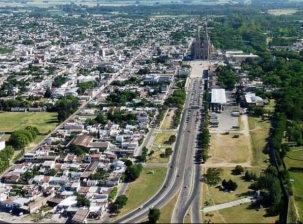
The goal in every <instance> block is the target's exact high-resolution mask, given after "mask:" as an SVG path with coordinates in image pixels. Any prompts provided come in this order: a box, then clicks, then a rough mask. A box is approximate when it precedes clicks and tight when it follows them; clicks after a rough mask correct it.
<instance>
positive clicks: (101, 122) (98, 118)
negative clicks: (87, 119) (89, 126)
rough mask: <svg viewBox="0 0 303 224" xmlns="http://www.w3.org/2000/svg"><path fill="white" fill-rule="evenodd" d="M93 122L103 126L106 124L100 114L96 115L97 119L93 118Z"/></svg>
mask: <svg viewBox="0 0 303 224" xmlns="http://www.w3.org/2000/svg"><path fill="white" fill-rule="evenodd" d="M95 120H96V121H97V122H98V123H99V124H103V125H105V124H106V123H107V121H106V119H105V117H104V116H103V115H102V114H98V115H97V117H96V118H95Z"/></svg>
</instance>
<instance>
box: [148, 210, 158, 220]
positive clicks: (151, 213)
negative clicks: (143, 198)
mask: <svg viewBox="0 0 303 224" xmlns="http://www.w3.org/2000/svg"><path fill="white" fill-rule="evenodd" d="M160 215H161V212H160V210H159V209H158V208H151V209H149V213H148V220H149V223H157V221H158V220H159V219H160Z"/></svg>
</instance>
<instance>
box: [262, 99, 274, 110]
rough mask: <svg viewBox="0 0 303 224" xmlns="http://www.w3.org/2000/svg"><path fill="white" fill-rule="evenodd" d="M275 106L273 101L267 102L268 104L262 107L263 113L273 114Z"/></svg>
mask: <svg viewBox="0 0 303 224" xmlns="http://www.w3.org/2000/svg"><path fill="white" fill-rule="evenodd" d="M275 106H276V101H275V100H274V99H271V100H269V104H268V105H265V106H264V110H265V111H270V112H274V111H275Z"/></svg>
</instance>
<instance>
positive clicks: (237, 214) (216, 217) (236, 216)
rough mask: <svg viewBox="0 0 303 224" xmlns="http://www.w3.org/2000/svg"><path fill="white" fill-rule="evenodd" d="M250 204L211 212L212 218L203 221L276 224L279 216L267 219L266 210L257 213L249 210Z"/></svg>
mask: <svg viewBox="0 0 303 224" xmlns="http://www.w3.org/2000/svg"><path fill="white" fill-rule="evenodd" d="M248 206H249V204H244V205H239V206H235V207H231V208H226V209H221V210H218V211H214V212H209V213H208V214H210V216H205V215H204V217H203V220H211V222H212V223H275V221H276V220H278V216H274V217H265V214H266V211H265V209H261V210H259V211H256V210H255V209H248Z"/></svg>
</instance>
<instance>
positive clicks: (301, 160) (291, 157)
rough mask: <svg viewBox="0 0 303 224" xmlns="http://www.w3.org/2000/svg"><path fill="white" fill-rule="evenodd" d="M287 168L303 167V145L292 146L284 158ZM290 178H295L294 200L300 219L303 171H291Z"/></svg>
mask: <svg viewBox="0 0 303 224" xmlns="http://www.w3.org/2000/svg"><path fill="white" fill-rule="evenodd" d="M284 162H285V164H286V166H287V168H291V167H301V168H303V147H291V150H290V151H289V152H287V157H285V158H284ZM289 175H290V179H293V182H292V186H293V193H294V196H293V200H292V202H294V203H295V206H296V207H297V209H298V213H299V216H300V219H302V218H303V215H302V214H303V188H302V186H303V173H302V172H293V171H289Z"/></svg>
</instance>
